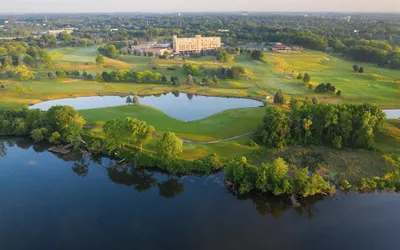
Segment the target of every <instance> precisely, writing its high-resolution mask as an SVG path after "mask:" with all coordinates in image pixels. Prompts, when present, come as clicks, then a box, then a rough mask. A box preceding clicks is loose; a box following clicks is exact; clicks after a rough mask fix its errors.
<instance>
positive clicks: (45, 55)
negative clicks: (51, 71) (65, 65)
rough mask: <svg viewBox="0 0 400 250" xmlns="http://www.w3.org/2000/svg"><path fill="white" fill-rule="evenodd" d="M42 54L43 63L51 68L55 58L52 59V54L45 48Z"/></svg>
mask: <svg viewBox="0 0 400 250" xmlns="http://www.w3.org/2000/svg"><path fill="white" fill-rule="evenodd" d="M41 56H42V60H43V63H44V64H46V66H47V67H48V68H51V67H52V66H53V60H52V59H51V56H50V55H49V54H48V53H47V52H46V51H44V50H42V53H41Z"/></svg>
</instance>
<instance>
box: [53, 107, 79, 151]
mask: <svg viewBox="0 0 400 250" xmlns="http://www.w3.org/2000/svg"><path fill="white" fill-rule="evenodd" d="M46 122H47V124H48V125H49V126H50V127H51V128H52V131H58V132H59V134H60V139H61V141H64V142H68V143H72V144H74V146H76V147H77V146H79V145H80V144H81V143H82V142H83V140H82V134H83V126H84V125H85V123H86V121H85V120H84V119H83V118H82V116H80V115H79V113H78V111H76V110H75V109H74V108H73V107H70V106H53V107H51V108H50V109H49V110H48V111H47V112H46Z"/></svg>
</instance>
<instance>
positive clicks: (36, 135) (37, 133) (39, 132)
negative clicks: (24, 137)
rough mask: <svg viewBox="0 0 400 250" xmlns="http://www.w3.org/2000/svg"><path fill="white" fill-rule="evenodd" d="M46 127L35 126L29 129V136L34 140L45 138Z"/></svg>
mask: <svg viewBox="0 0 400 250" xmlns="http://www.w3.org/2000/svg"><path fill="white" fill-rule="evenodd" d="M46 134H47V129H46V128H36V129H34V130H32V131H31V137H32V139H33V141H35V142H41V141H43V140H44V139H46Z"/></svg>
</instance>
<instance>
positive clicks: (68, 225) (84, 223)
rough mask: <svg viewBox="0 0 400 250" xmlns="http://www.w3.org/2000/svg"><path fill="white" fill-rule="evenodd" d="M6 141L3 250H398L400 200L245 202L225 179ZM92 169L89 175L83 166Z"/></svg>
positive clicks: (0, 183) (0, 181) (1, 160)
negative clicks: (170, 172) (64, 153)
mask: <svg viewBox="0 0 400 250" xmlns="http://www.w3.org/2000/svg"><path fill="white" fill-rule="evenodd" d="M46 149H47V146H46V145H42V144H36V145H32V144H31V142H29V141H27V140H22V139H8V140H6V141H1V142H0V204H1V205H0V249H4V250H20V249H24V250H26V249H29V250H43V249H51V250H58V249H65V250H70V249H74V250H88V249H95V250H103V249H104V250H109V249H122V250H125V249H127V250H131V249H149V250H152V249H171V250H180V249H182V250H188V249H194V250H200V249H201V250H203V249H218V250H219V249H235V250H236V249H251V250H258V249H260V250H261V249H262V250H268V249H273V250H277V249H304V250H310V249H318V250H319V249H324V250H325V249H328V250H330V249H332V250H333V249H340V250H344V249H349V250H350V249H351V250H353V249H363V250H369V249H371V250H375V249H385V250H392V249H393V250H398V249H399V246H400V237H399V236H398V232H400V195H399V194H393V193H373V194H355V193H351V194H347V195H346V194H343V193H339V194H337V195H336V196H335V197H312V198H310V199H307V200H304V201H302V206H301V207H298V208H294V207H292V206H290V205H289V203H288V202H287V201H286V200H284V199H280V198H271V197H262V196H259V195H253V196H249V197H237V196H235V195H233V194H232V193H230V192H229V191H228V189H227V188H226V187H225V186H224V184H223V175H222V173H219V174H214V175H210V176H203V177H198V176H185V177H182V176H173V175H168V174H165V173H160V172H155V171H145V170H143V169H135V168H130V167H122V166H118V167H110V160H109V159H108V158H98V159H90V158H82V157H81V156H80V155H69V156H65V157H64V156H63V157H61V156H56V155H54V154H52V153H49V152H47V150H46ZM82 166H88V167H82Z"/></svg>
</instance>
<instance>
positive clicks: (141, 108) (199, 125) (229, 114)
mask: <svg viewBox="0 0 400 250" xmlns="http://www.w3.org/2000/svg"><path fill="white" fill-rule="evenodd" d="M264 110H265V108H261V107H260V108H246V109H235V110H227V111H224V112H221V113H218V114H215V115H212V116H209V117H207V118H205V119H202V120H197V121H192V122H184V121H180V120H177V119H174V118H172V117H170V116H168V115H166V114H165V113H163V112H162V111H160V110H157V109H154V108H152V107H149V106H145V105H127V106H120V107H110V108H102V109H88V110H80V111H79V113H80V114H81V115H82V116H83V117H84V118H85V120H86V121H87V122H88V125H95V124H96V123H97V122H104V121H105V120H107V119H113V118H117V117H119V118H124V117H127V116H130V117H134V118H136V119H138V120H142V121H146V122H147V123H148V124H150V125H152V126H154V127H155V128H156V130H157V132H159V133H162V132H165V131H172V132H175V133H177V134H178V135H179V136H180V137H182V138H186V139H190V140H195V141H212V140H218V139H226V138H229V137H233V136H236V135H240V134H244V133H247V132H252V131H255V130H256V128H257V126H258V124H260V122H261V121H262V118H263V116H264ZM227 128H228V129H227Z"/></svg>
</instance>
